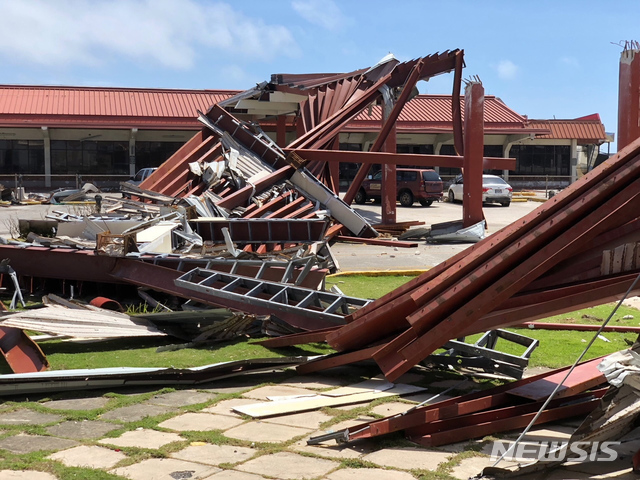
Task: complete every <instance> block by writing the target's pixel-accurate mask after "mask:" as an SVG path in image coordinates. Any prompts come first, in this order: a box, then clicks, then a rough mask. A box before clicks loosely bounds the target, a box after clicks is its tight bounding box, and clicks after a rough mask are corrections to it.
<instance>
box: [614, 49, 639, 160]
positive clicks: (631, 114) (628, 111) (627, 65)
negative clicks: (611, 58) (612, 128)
mask: <svg viewBox="0 0 640 480" xmlns="http://www.w3.org/2000/svg"><path fill="white" fill-rule="evenodd" d="M619 82H620V83H619V87H618V151H620V150H621V149H622V148H624V147H626V146H627V145H629V144H630V143H631V142H633V141H634V140H635V139H636V138H638V137H640V50H638V49H637V48H635V49H633V48H626V47H625V49H624V50H623V51H622V54H621V55H620V81H619Z"/></svg>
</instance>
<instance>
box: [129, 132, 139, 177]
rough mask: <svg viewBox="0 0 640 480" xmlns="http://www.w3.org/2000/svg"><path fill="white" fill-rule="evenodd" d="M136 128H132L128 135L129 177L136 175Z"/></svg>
mask: <svg viewBox="0 0 640 480" xmlns="http://www.w3.org/2000/svg"><path fill="white" fill-rule="evenodd" d="M137 133H138V129H137V128H132V129H131V132H130V134H129V175H130V176H132V177H133V176H134V175H135V174H136V171H137V170H136V134H137Z"/></svg>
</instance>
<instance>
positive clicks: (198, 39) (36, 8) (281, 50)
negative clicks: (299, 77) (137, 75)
mask: <svg viewBox="0 0 640 480" xmlns="http://www.w3.org/2000/svg"><path fill="white" fill-rule="evenodd" d="M0 9H1V11H2V17H3V27H2V29H0V55H6V56H7V57H8V56H9V55H10V58H11V59H12V60H13V61H21V62H23V63H34V64H38V65H47V66H49V65H51V66H53V65H97V64H103V63H107V62H108V61H109V60H110V59H111V58H113V57H114V56H124V57H127V58H129V59H130V60H134V61H139V62H145V63H155V64H160V65H162V66H164V67H169V68H174V69H188V68H191V67H193V66H194V64H195V62H196V57H197V55H198V53H197V52H198V49H202V48H203V47H204V48H205V49H208V50H209V51H208V52H207V54H208V55H207V58H204V59H203V61H207V62H215V61H216V56H217V55H219V54H221V53H224V54H228V55H229V54H230V55H234V56H236V57H238V58H244V59H250V60H254V61H261V60H264V61H268V60H270V59H272V58H274V57H275V56H278V55H287V56H296V55H297V54H298V53H299V47H298V46H297V44H296V42H295V40H294V38H293V35H292V34H291V32H290V31H289V29H287V28H286V27H285V26H282V25H268V24H266V23H265V22H264V21H262V20H260V19H257V18H250V17H247V16H245V15H244V14H243V13H241V12H239V11H237V10H234V9H233V7H231V6H230V5H228V4H225V3H203V4H200V3H197V2H196V1H195V0H108V1H96V0H93V1H91V0H58V1H56V2H51V1H47V0H30V1H28V2H24V1H10V0H0ZM9 52H10V54H9Z"/></svg>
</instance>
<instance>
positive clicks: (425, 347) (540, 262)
mask: <svg viewBox="0 0 640 480" xmlns="http://www.w3.org/2000/svg"><path fill="white" fill-rule="evenodd" d="M638 199H640V179H638V180H636V181H635V182H633V183H632V184H631V185H629V186H628V187H627V188H626V189H623V190H622V191H621V192H620V193H619V194H617V195H615V196H614V197H613V198H612V199H611V200H609V201H608V202H606V203H605V204H604V205H602V206H601V207H600V208H598V209H597V210H595V211H594V212H592V213H590V214H589V215H587V216H585V217H584V218H582V219H581V220H580V221H579V222H577V223H576V224H574V225H573V226H572V227H571V228H569V229H568V230H567V231H566V232H564V233H562V235H560V236H557V237H556V235H551V237H547V235H549V234H550V232H552V231H553V230H554V229H553V228H552V227H553V224H554V222H553V221H551V222H550V223H548V224H547V225H544V226H543V227H540V228H538V229H536V231H535V232H534V234H535V235H539V236H538V237H537V238H536V240H537V241H540V240H543V241H544V240H546V241H549V239H550V238H554V237H555V240H553V241H551V242H549V243H547V244H546V245H545V246H544V247H542V248H540V249H539V250H537V251H536V252H535V253H534V254H533V255H530V256H529V257H528V258H526V259H525V260H524V261H522V259H523V257H520V260H516V258H518V255H517V254H516V252H515V251H513V250H515V249H521V250H524V249H523V248H522V245H521V244H520V243H517V244H514V245H512V246H511V247H510V248H511V250H512V251H513V254H514V256H513V257H511V258H512V260H511V261H510V262H506V261H505V260H506V259H507V258H509V256H510V255H509V256H507V255H506V253H505V254H503V255H502V256H501V258H500V260H499V261H496V262H493V263H492V264H490V265H488V266H485V267H484V268H482V269H480V270H479V271H478V272H476V273H475V274H472V275H470V276H469V277H467V279H466V280H465V281H463V282H460V283H459V284H458V288H457V289H456V290H455V292H452V291H448V292H446V293H445V294H444V295H441V296H440V299H439V300H438V301H439V302H440V305H438V307H436V308H433V305H432V302H430V303H429V304H427V305H425V307H423V309H422V310H421V311H419V312H417V313H416V314H414V315H412V316H410V317H408V318H407V320H408V321H409V322H410V323H411V324H412V326H413V327H414V328H412V329H410V330H408V331H407V334H406V335H405V334H403V335H400V336H399V337H398V338H397V339H396V340H395V341H394V342H397V343H394V342H391V343H392V344H394V345H393V346H396V345H398V344H401V343H404V345H406V346H402V345H398V346H399V350H398V351H397V352H393V351H392V348H393V347H390V346H389V347H388V348H387V349H386V352H382V353H380V354H377V355H376V356H375V357H374V358H375V359H376V361H377V362H378V364H379V365H380V366H381V368H383V371H384V372H385V374H386V375H387V376H388V379H390V381H393V379H395V378H397V376H398V374H400V372H402V373H404V372H406V371H407V370H408V369H409V368H411V366H413V365H415V364H416V363H417V362H419V361H420V360H421V359H422V358H424V356H423V354H424V353H425V352H427V351H428V353H427V355H428V354H431V353H432V352H433V351H435V350H436V349H437V348H438V347H440V346H441V345H442V343H441V342H442V340H443V336H447V335H450V334H451V332H452V331H456V330H461V329H462V328H460V327H462V326H463V325H464V324H469V322H473V321H474V320H478V319H479V318H480V317H482V316H483V315H485V314H486V313H489V312H490V311H491V310H492V309H493V308H494V307H493V306H494V305H495V304H499V303H501V302H502V301H504V300H506V299H507V298H509V297H510V296H511V295H513V294H515V293H516V292H517V291H518V290H520V289H521V288H522V287H524V286H525V285H526V284H527V283H529V282H530V281H531V280H532V279H534V278H537V277H538V276H539V275H540V274H541V273H542V272H544V271H546V270H548V269H549V268H550V267H552V266H553V265H554V264H557V263H558V262H559V261H560V260H562V259H563V258H567V257H568V256H570V255H571V254H572V252H575V251H576V249H580V248H582V247H583V246H586V245H589V242H590V241H591V240H592V239H593V238H595V237H596V236H597V235H598V234H599V233H602V232H603V231H605V230H607V229H609V228H615V227H617V226H619V225H620V224H624V223H626V222H627V221H628V218H629V215H632V214H635V212H634V202H636V201H637V200H638ZM561 215H562V214H559V215H558V216H561ZM556 220H559V219H556ZM558 224H560V225H563V222H561V221H557V222H556V223H555V225H558ZM559 233H561V232H558V234H559ZM531 243H536V242H535V241H534V242H531ZM517 261H520V263H518V264H517V267H516V268H512V269H511V270H510V271H508V273H506V274H504V271H501V268H506V269H509V267H510V265H515V264H516V263H511V262H517ZM483 270H484V272H492V274H494V275H496V274H498V272H500V277H501V278H500V279H499V280H497V281H495V282H494V283H493V284H489V285H487V286H486V287H485V288H483V289H482V290H481V291H480V293H477V294H475V295H473V296H470V297H467V302H466V303H464V300H461V299H462V298H463V297H464V296H465V294H464V293H462V292H464V291H467V292H468V293H470V291H471V290H473V291H474V292H477V289H476V288H475V285H474V287H471V288H470V283H469V282H471V281H473V282H477V283H480V284H481V282H482V280H481V279H482V277H483V276H484V272H483ZM472 279H473V280H472ZM460 295H462V296H460ZM454 298H455V300H454ZM443 305H444V308H441V306H443ZM447 305H448V308H451V309H452V310H450V312H451V313H445V314H444V315H445V316H446V318H445V320H444V321H443V322H441V323H438V324H434V320H435V319H436V318H437V317H436V316H434V315H443V313H444V312H445V311H446V309H447ZM454 310H455V311H454ZM416 326H417V327H416ZM427 330H428V331H429V333H428V334H426V335H421V336H420V337H419V338H418V339H417V340H415V341H409V342H407V338H408V337H410V336H411V335H414V334H415V333H417V332H425V331H427ZM401 337H402V338H401ZM387 352H388V353H387ZM412 362H413V363H412Z"/></svg>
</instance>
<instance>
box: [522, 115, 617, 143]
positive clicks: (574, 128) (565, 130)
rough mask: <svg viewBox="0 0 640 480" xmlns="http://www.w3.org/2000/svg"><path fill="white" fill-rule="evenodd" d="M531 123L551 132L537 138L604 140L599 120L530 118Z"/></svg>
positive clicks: (604, 136) (604, 135) (602, 127)
mask: <svg viewBox="0 0 640 480" xmlns="http://www.w3.org/2000/svg"><path fill="white" fill-rule="evenodd" d="M531 125H535V126H540V127H544V128H548V129H549V130H550V131H551V133H550V134H548V135H542V136H540V137H539V138H552V139H569V138H575V139H577V140H578V141H580V140H582V141H589V142H590V143H591V142H594V143H595V142H602V141H605V140H606V134H605V131H604V125H602V122H600V121H599V120H588V119H575V120H531Z"/></svg>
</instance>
